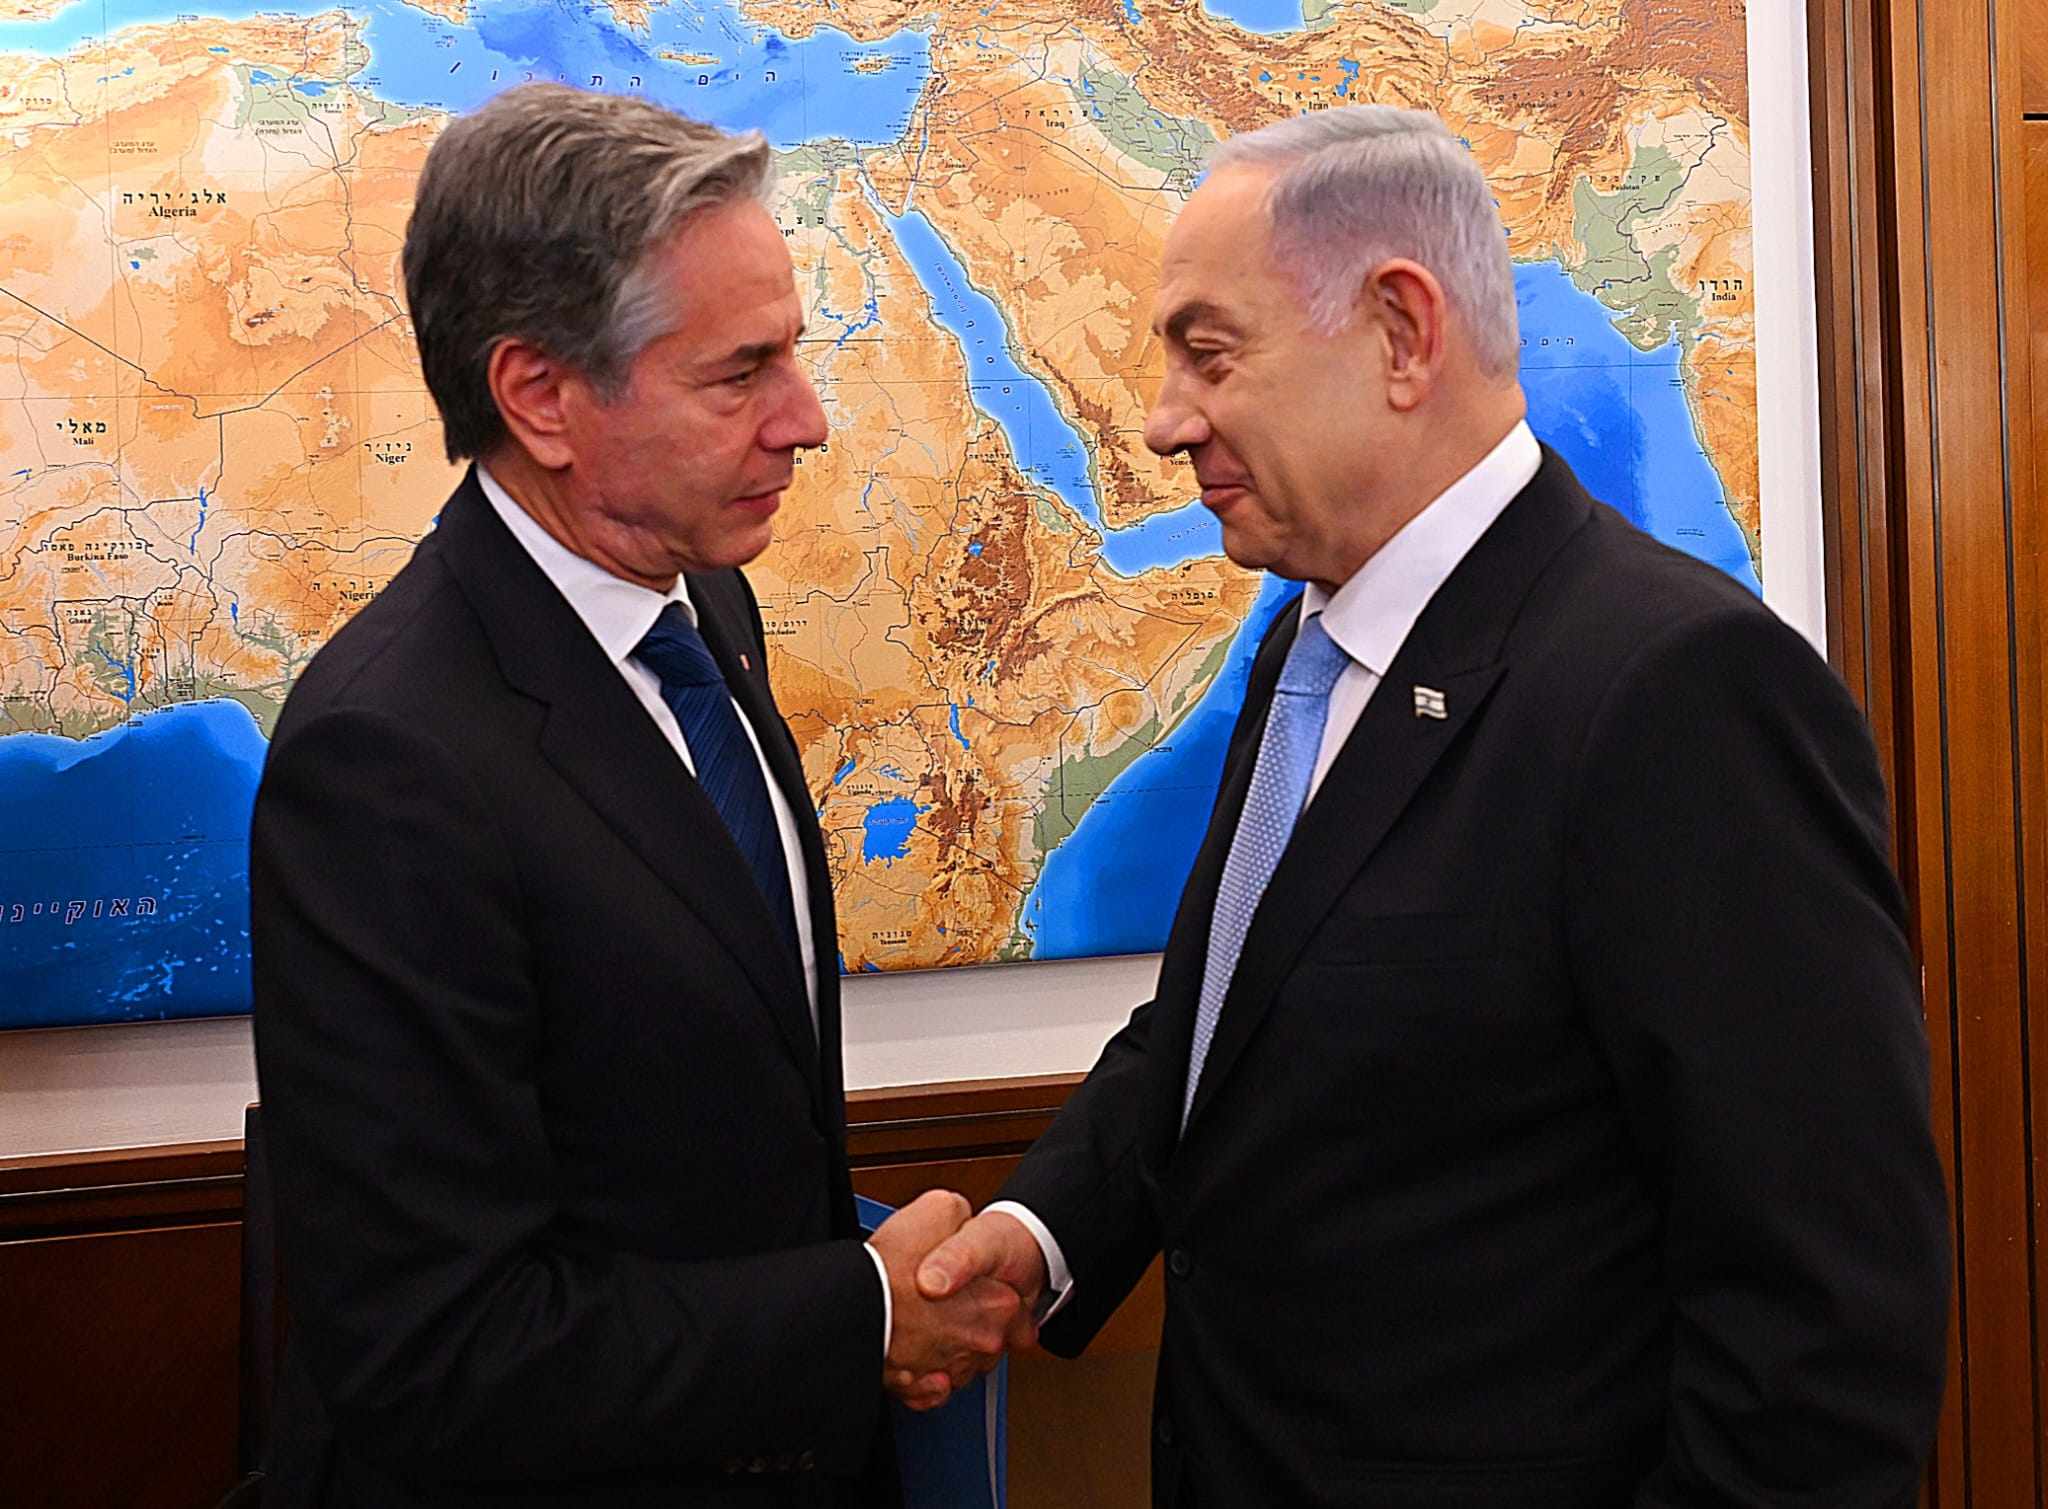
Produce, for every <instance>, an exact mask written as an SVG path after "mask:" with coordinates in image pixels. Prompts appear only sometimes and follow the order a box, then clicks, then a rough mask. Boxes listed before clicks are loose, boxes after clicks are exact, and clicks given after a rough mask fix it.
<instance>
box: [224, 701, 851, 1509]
mask: <svg viewBox="0 0 2048 1509" xmlns="http://www.w3.org/2000/svg"><path fill="white" fill-rule="evenodd" d="M500 818H501V814H499V813H495V812H493V811H491V810H489V809H488V808H487V806H486V804H485V803H484V801H483V800H482V798H481V796H480V794H479V792H478V791H477V789H476V788H475V786H474V784H473V783H472V782H471V780H470V779H469V777H468V776H467V774H466V773H465V772H464V771H463V770H462V769H461V768H460V767H459V766H458V765H457V764H456V763H455V762H454V761H453V760H452V758H451V757H450V756H449V755H448V754H447V753H446V752H445V751H444V750H443V749H442V748H441V747H440V746H439V745H438V744H436V743H435V742H433V741H432V740H431V739H429V738H426V737H424V736H422V735H421V734H420V733H418V732H415V731H413V730H411V729H409V728H407V727H406V726H404V725H402V724H400V723H398V722H397V721H396V720H394V719H391V718H389V717H386V716H384V715H381V714H374V713H366V712H329V713H325V714H322V715H320V716H318V717H316V718H315V719H314V720H313V721H311V722H310V723H307V724H302V725H300V726H298V727H297V728H296V729H293V730H291V732H290V733H289V735H288V736H286V737H283V738H281V739H280V741H279V743H278V744H277V745H275V746H274V747H273V750H272V754H271V758H270V761H269V764H268V766H267V768H266V771H265V774H264V780H263V785H262V789H261V791H260V793H259V795H258V799H257V804H256V816H255V824H254V829H253V834H252V857H251V860H252V871H251V878H252V892H253V899H252V930H253V942H254V955H255V987H256V1050H257V1065H258V1071H259V1076H260V1080H261V1085H262V1093H263V1100H264V1118H265V1127H266V1131H267V1134H268V1137H269V1140H270V1145H271V1157H272V1160H273V1168H274V1170H275V1179H276V1184H277V1187H278V1191H279V1202H278V1208H279V1221H280V1239H281V1251H282V1260H283V1267H284V1278H285V1285H286V1294H287V1300H288V1305H289V1310H290V1315H291V1325H292V1341H293V1344H294V1346H295V1347H297V1348H299V1349H302V1351H303V1356H304V1361H305V1363H306V1365H307V1367H308V1370H309V1371H310V1373H311V1375H312V1377H313V1378H314V1380H315V1381H316V1382H317V1384H318V1385H319V1388H320V1392H321V1394H322V1396H323V1398H324V1400H325V1403H326V1406H327V1409H328V1411H329V1414H330V1417H331V1418H332V1420H333V1422H334V1425H335V1428H336V1430H337V1432H338V1433H339V1435H340V1436H341V1438H342V1439H343V1440H344V1441H345V1442H347V1443H348V1444H349V1446H350V1448H351V1449H352V1450H355V1451H358V1452H360V1453H361V1454H363V1455H364V1456H366V1457H370V1458H372V1459H375V1460H378V1461H381V1462H382V1463H383V1464H384V1465H385V1466H386V1467H388V1468H390V1469H392V1470H395V1471H399V1472H402V1473H404V1474H406V1475H408V1476H412V1477H415V1478H420V1479H447V1480H460V1481H469V1482H475V1481H491V1480H495V1481H518V1482H529V1481H534V1480H538V1479H546V1478H548V1477H551V1476H555V1475H558V1474H573V1475H576V1476H587V1475H590V1474H593V1473H599V1472H603V1471H605V1470H608V1469H613V1468H622V1469H623V1468H632V1467H641V1466H648V1465H657V1464H671V1463H674V1464H681V1463H695V1462H703V1463H707V1464H715V1463H718V1462H720V1461H722V1460H725V1459H727V1458H730V1457H733V1456H750V1455H755V1454H781V1453H786V1452H787V1453H797V1452H802V1451H807V1450H808V1451H812V1452H814V1453H815V1456H816V1459H817V1461H818V1463H819V1465H820V1466H823V1467H826V1468H828V1469H832V1470H845V1471H852V1470H855V1469H857V1468H858V1467H859V1466H860V1465H861V1464H862V1463H863V1462H864V1461H865V1460H866V1457H867V1453H868V1449H869V1446H870V1442H871V1439H872V1437H873V1434H874V1432H875V1430H876V1428H877V1425H878V1421H879V1418H880V1416H879V1411H880V1402H881V1401H880V1381H881V1380H880V1368H879V1361H878V1357H879V1354H878V1350H877V1344H878V1338H879V1337H880V1335H881V1330H882V1297H881V1295H880V1294H879V1293H878V1291H877V1286H876V1283H875V1270H874V1266H873V1264H872V1262H871V1260H870V1258H869V1256H868V1254H867V1253H866V1252H865V1251H863V1249H862V1247H861V1244H860V1243H859V1242H857V1241H845V1242H834V1243H830V1244H825V1245H820V1246H814V1247H806V1248H799V1249H793V1250H788V1251H782V1252H775V1253H769V1254H764V1255H761V1256H755V1257H745V1258H735V1259H730V1260H720V1261H709V1262H670V1261H659V1260H655V1259H651V1258H646V1257H641V1256H636V1255H633V1254H630V1253H622V1252H618V1251H614V1250H608V1249H601V1248H598V1247H596V1246H594V1245H592V1244H589V1243H587V1242H584V1241H581V1240H579V1239H578V1237H577V1235H576V1233H575V1232H574V1231H573V1230H572V1229H570V1228H569V1226H568V1224H567V1223H566V1222H565V1221H563V1220H562V1219H561V1216H560V1212H559V1211H558V1209H557V1207H556V1205H555V1203H554V1199H553V1192H554V1191H555V1190H557V1189H558V1188H559V1179H558V1175H557V1171H556V1166H555V1162H554V1155H553V1149H552V1147H551V1145H550V1132H549V1126H548V1123H547V1121H546V1119H545V1113H544V1106H543V1104H542V1101H541V1095H540V1090H539V1088H538V1085H537V1080H536V1075H535V1073H534V1066H535V1063H536V1060H537V1059H538V1058H539V1056H540V1055H541V1054H542V1053H543V1052H544V1051H545V1046H546V1045H545V1043H544V1042H543V1040H542V1033H543V1031H544V1024H543V1020H542V1015H541V1012H540V1010H539V998H538V992H537V990H536V986H535V980H534V975H535V970H536V964H535V960H534V959H533V957H532V955H531V953H530V952H529V946H528V943H527V941H526V940H527V936H528V930H529V928H530V927H532V926H537V925H541V924H542V923H544V919H541V918H535V917H533V916H531V915H530V909H531V902H530V900H529V899H528V898H527V897H525V896H523V895H522V894H521V890H520V886H519V882H518V876H517V870H516V867H515V865H514V864H513V861H512V851H511V849H510V841H509V839H508V838H507V836H506V834H505V833H504V831H503V830H502V829H501V828H500V826H499V821H500Z"/></svg>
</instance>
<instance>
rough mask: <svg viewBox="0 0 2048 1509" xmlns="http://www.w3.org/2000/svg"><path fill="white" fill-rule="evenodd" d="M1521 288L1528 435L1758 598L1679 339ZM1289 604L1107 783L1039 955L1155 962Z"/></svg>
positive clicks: (1052, 883)
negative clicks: (1256, 654)
mask: <svg viewBox="0 0 2048 1509" xmlns="http://www.w3.org/2000/svg"><path fill="white" fill-rule="evenodd" d="M1515 291H1516V294H1517V300H1518V303H1519V305H1520V318H1521V324H1522V336H1523V341H1524V355H1523V360H1522V382H1523V387H1524V389H1525V390H1526V391H1527V393H1528V395H1529V424H1530V428H1531V429H1533V430H1534V431H1535V432H1536V434H1537V435H1538V436H1539V437H1540V438H1541V439H1543V440H1544V441H1546V442H1547V443H1549V444H1550V445H1551V446H1552V447H1554V448H1555V449H1556V450H1557V451H1558V452H1559V453H1560V454H1562V455H1563V456H1564V458H1565V459H1566V460H1567V461H1569V462H1570V463H1571V466H1572V469H1573V470H1574V471H1576V472H1577V473H1578V475H1579V477H1580V479H1581V480H1582V481H1583V482H1584V483H1585V484H1586V487H1587V490H1588V491H1590V492H1591V493H1592V494H1593V495H1594V496H1595V497H1598V498H1600V499H1602V500H1603V501H1605V502H1607V503H1609V504H1611V505H1613V506H1614V507H1615V508H1616V509H1618V510H1619V511H1620V512H1622V513H1623V514H1625V515H1626V516H1627V517H1629V518H1630V519H1632V520H1633V521H1634V522H1635V523H1636V524H1638V525H1640V526H1641V527H1643V528H1644V529H1647V530H1649V531H1651V532H1652V533H1654V534H1656V535H1657V536H1658V537H1659V538H1660V539H1662V540H1665V541H1666V542H1667V543H1669V544H1672V545H1675V546H1677V547H1678V548H1680V549H1682V550H1686V551H1688V552H1690V553H1691V554H1693V555H1696V556H1698V557H1700V558H1701V559H1703V560H1706V561H1709V562H1711V563H1712V564H1714V565H1716V566H1719V567H1721V568H1722V569H1723V570H1725V571H1727V572H1729V573H1730V574H1731V575H1733V576H1735V577H1736V578H1737V579H1738V580H1740V581H1742V582H1743V583H1744V584H1745V585H1747V586H1748V587H1749V588H1750V589H1751V590H1752V591H1755V590H1758V588H1759V584H1758V581H1757V575H1756V570H1755V568H1754V566H1753V565H1752V564H1751V562H1750V556H1749V549H1748V546H1747V544H1746V542H1745V541H1744V539H1743V537H1742V531H1741V529H1740V528H1738V527H1737V526H1736V523H1735V519H1734V516H1733V515H1731V514H1730V513H1729V511H1728V508H1727V505H1726V503H1725V501H1724V500H1723V496H1722V492H1721V484H1720V480H1719V478H1718V477H1716V476H1715V474H1714V469H1713V467H1712V466H1711V465H1709V464H1708V462H1707V459H1706V456H1705V455H1704V454H1703V453H1702V451H1701V450H1700V446H1699V442H1698V440H1697V439H1696V438H1695V436H1694V433H1693V428H1692V418H1691V416H1690V414H1689V413H1688V412H1687V410H1686V405H1685V394H1684V390H1683V388H1682V387H1681V385H1680V381H1679V375H1678V359H1679V348H1678V344H1677V342H1676V341H1675V340H1674V341H1672V342H1670V343H1668V344H1666V345H1664V346H1662V347H1660V348H1659V349H1657V350H1655V351H1651V352H1643V351H1639V350H1638V349H1637V348H1636V347H1634V346H1633V345H1631V344H1630V343H1629V342H1628V340H1627V339H1626V338H1625V337H1623V336H1622V334H1621V333H1620V332H1619V331H1618V330H1616V329H1615V328H1614V324H1613V314H1612V313H1611V311H1609V310H1608V309H1607V308H1606V307H1605V306H1603V305H1602V304H1600V303H1599V302H1598V301H1597V300H1595V299H1594V298H1593V297H1592V296H1591V295H1589V294H1586V293H1584V292H1582V291H1581V290H1580V289H1579V288H1578V287H1577V286H1576V285H1575V284H1573V283H1572V281H1571V279H1570V278H1569V277H1568V276H1567V275H1566V274H1565V272H1564V270H1563V269H1562V268H1560V267H1559V266H1557V265H1556V264H1555V263H1547V262H1546V263H1532V264H1528V265H1525V266H1521V267H1518V268H1516V270H1515ZM977 328H979V327H977ZM1026 433H1028V434H1030V435H1032V436H1034V437H1036V436H1037V435H1038V434H1039V433H1040V432H1039V431H1038V430H1037V429H1031V430H1028V431H1027V432H1026ZM1013 438H1014V432H1013ZM1160 564H1165V562H1161V563H1160ZM1292 596H1293V587H1292V584H1286V583H1280V582H1277V581H1276V580H1273V579H1268V581H1267V583H1266V587H1265V589H1264V591H1263V592H1262V593H1261V595H1260V598H1259V606H1258V609H1257V610H1256V611H1255V612H1254V613H1253V614H1252V616H1251V618H1250V619H1249V620H1247V622H1246V625H1245V627H1244V628H1243V629H1242V630H1240V632H1239V633H1238V635H1237V638H1236V640H1235V641H1234V642H1233V644H1232V646H1231V651H1230V658H1229V660H1228V661H1227V662H1226V664H1225V667H1224V670H1223V673H1222V674H1221V676H1219V678H1218V679H1217V682H1216V683H1215V685H1214V686H1212V687H1211V689H1210V690H1209V692H1208V694H1207V695H1206V696H1205V697H1204V698H1203V699H1202V701H1201V703H1200V704H1199V705H1198V706H1197V707H1196V709H1195V711H1194V712H1193V713H1192V714H1190V715H1189V716H1188V717H1187V718H1186V719H1185V720H1184V721H1183V722H1182V724H1181V726H1180V727H1179V728H1176V729H1173V730H1171V731H1170V732H1169V733H1168V735H1167V737H1166V740H1165V742H1164V743H1162V744H1161V746H1160V747H1159V748H1158V749H1156V750H1153V751H1152V752H1150V753H1148V754H1144V755H1141V756H1139V757H1138V759H1136V760H1135V761H1133V762H1132V763H1131V764H1130V766H1129V767H1127V768H1126V769H1125V770H1124V772H1123V773H1122V774H1121V775H1120V776H1118V777H1117V779H1116V780H1114V781H1112V782H1111V783H1110V785H1109V787H1108V789H1107V790H1106V791H1104V793H1103V794H1102V796H1101V797H1099V798H1098V799H1097V800H1096V802H1095V803H1094V805H1093V806H1091V807H1090V808H1089V809H1088V810H1087V812H1086V813H1084V814H1083V815H1082V818H1081V821H1080V823H1079V824H1078V825H1077V826H1076V828H1075V830H1074V832H1073V834H1072V835H1071V836H1070V837H1069V838H1068V839H1067V841H1066V842H1065V843H1063V844H1061V845H1060V846H1059V847H1058V848H1057V849H1055V850H1054V851H1053V852H1052V854H1051V855H1050V856H1048V857H1047V859H1046V861H1045V865H1044V867H1043V869H1042V870H1041V872H1040V875H1039V879H1038V883H1037V885H1036V886H1035V887H1034V888H1033V890H1032V892H1031V894H1030V896H1029V897H1028V898H1027V899H1026V901H1025V904H1024V923H1025V927H1026V929H1027V931H1028V932H1029V933H1030V934H1031V936H1032V939H1033V956H1034V957H1037V958H1047V959H1066V958H1082V957H1088V956H1092V955H1097V954H1114V953H1146V952H1150V951H1152V950H1154V949H1157V948H1159V947H1161V946H1162V945H1163V944H1164V942H1165V940H1166V932H1167V929H1168V927H1169V926H1170V925H1171V924H1172V921H1173V910H1174V907H1175V905H1176V904H1177V902H1178V900H1179V896H1180V888H1181V886H1182V884H1183V883H1185V881H1186V878H1187V872H1188V869H1189V867H1190V866H1192V865H1193V863H1194V858H1195V850H1196V849H1197V848H1198V847H1199V846H1200V844H1201V839H1202V832H1203V830H1204V829H1205V828H1206V827H1207V825H1208V820H1209V803H1210V800H1211V798H1213V796H1214V793H1215V788H1216V782H1217V780H1218V779H1219V777H1220V775H1221V773H1222V769H1223V751H1224V746H1225V745H1226V744H1227V742H1228V740H1229V737H1230V728H1231V725H1232V722H1233V721H1234V719H1235V716H1236V710H1237V706H1238V704H1239V702H1241V701H1242V700H1243V690H1244V676H1245V674H1246V673H1247V672H1248V670H1249V666H1250V656H1251V653H1252V652H1253V651H1254V650H1255V649H1256V648H1257V645H1258V637H1259V635H1261V634H1263V633H1264V632H1265V627H1266V625H1267V624H1268V623H1270V622H1271V614H1272V610H1273V608H1274V606H1275V605H1276V604H1277V603H1278V602H1280V601H1282V600H1287V599H1291V598H1292Z"/></svg>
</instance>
